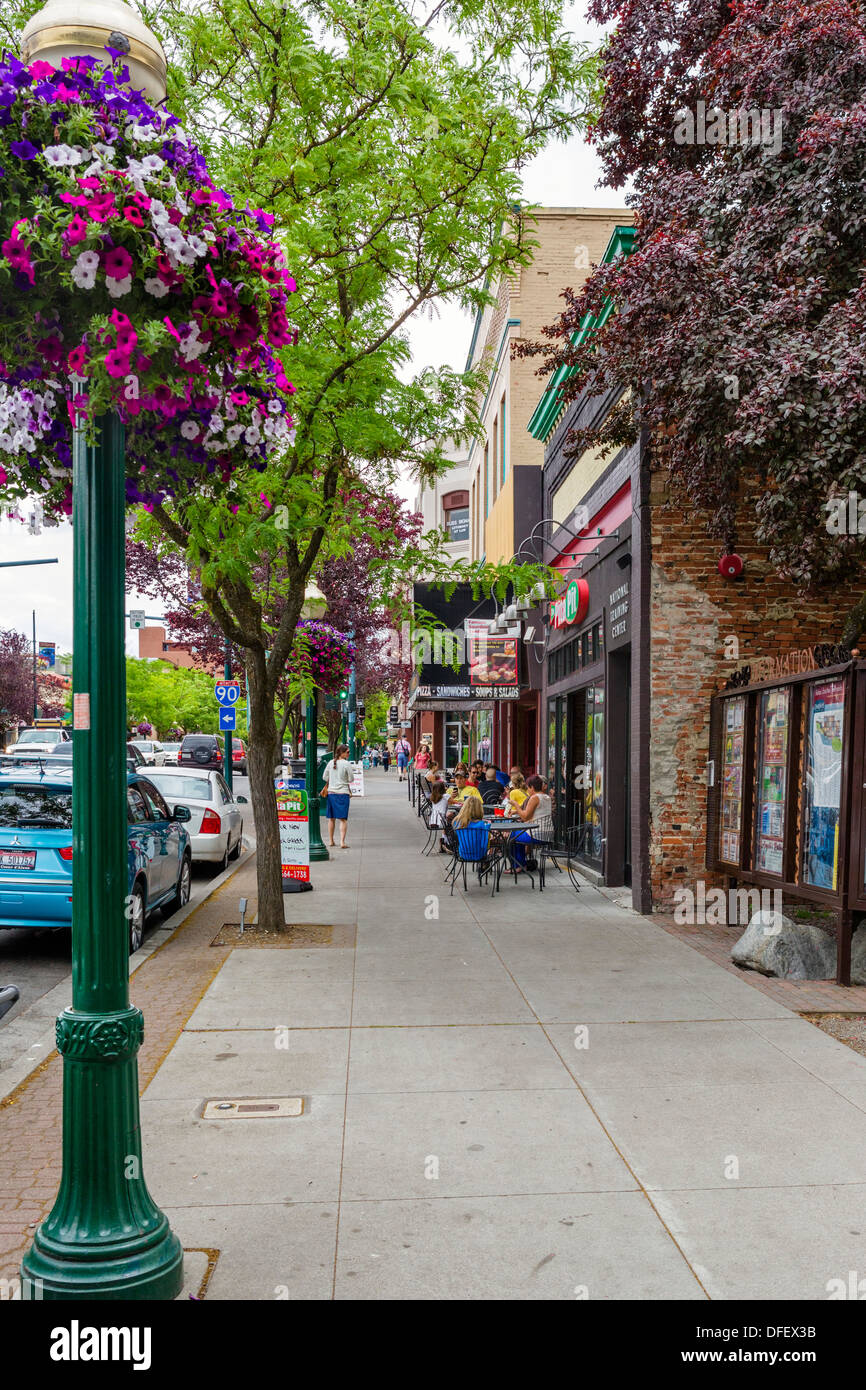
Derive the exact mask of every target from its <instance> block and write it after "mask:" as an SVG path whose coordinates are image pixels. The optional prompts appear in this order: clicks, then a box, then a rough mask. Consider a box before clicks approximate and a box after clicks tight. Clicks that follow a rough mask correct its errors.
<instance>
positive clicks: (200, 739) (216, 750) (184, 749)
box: [177, 734, 223, 772]
mask: <svg viewBox="0 0 866 1390" xmlns="http://www.w3.org/2000/svg"><path fill="white" fill-rule="evenodd" d="M177 765H178V767H194V768H195V769H196V771H197V772H198V771H200V770H201V769H202V768H203V767H211V768H221V767H222V765H223V755H222V749H221V748H220V741H219V739H218V738H217V736H216V734H187V735H186V737H185V738H184V740H183V743H182V744H181V745H180V752H179V753H178V755H177Z"/></svg>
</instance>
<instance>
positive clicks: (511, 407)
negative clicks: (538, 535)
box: [466, 208, 631, 562]
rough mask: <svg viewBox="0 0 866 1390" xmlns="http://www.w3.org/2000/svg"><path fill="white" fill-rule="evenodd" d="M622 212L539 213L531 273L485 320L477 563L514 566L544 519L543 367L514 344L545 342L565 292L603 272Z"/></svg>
mask: <svg viewBox="0 0 866 1390" xmlns="http://www.w3.org/2000/svg"><path fill="white" fill-rule="evenodd" d="M630 221H631V214H630V213H628V212H626V211H625V210H624V209H622V208H538V209H536V210H535V211H534V212H533V213H532V214H531V215H527V219H526V227H527V230H528V232H529V234H530V237H531V239H532V240H534V241H535V242H536V243H537V246H536V249H535V251H534V254H533V259H532V262H531V264H529V265H527V266H524V267H522V268H521V270H520V271H519V272H517V273H516V274H515V275H513V276H504V277H503V278H502V279H501V280H500V281H499V283H498V284H496V285H494V286H493V287H492V293H493V295H494V297H495V302H494V303H492V304H490V305H488V306H487V308H486V309H485V310H484V311H483V312H479V314H478V315H477V316H476V319H475V323H474V326H473V331H472V341H471V343H470V347H469V353H468V357H467V363H466V365H467V368H470V367H476V368H477V367H481V368H482V370H483V373H484V379H485V382H486V385H485V390H484V398H483V402H482V418H483V421H484V425H485V437H484V439H483V440H482V441H476V442H475V443H474V444H473V446H472V449H471V451H470V454H469V460H468V471H469V519H470V555H471V557H472V558H473V559H476V560H477V559H481V558H482V557H485V558H486V559H488V560H490V561H493V562H496V561H500V560H510V559H511V556H512V555H513V554H514V551H515V549H516V548H517V546H518V545H519V544H520V542H521V540H523V538H524V536H525V535H526V534H527V533H528V531H529V530H531V528H532V526H533V525H534V524H535V522H536V521H538V520H540V519H541V512H540V511H539V507H540V501H541V487H540V472H539V470H540V469H541V468H542V466H543V463H544V446H543V443H542V442H541V441H540V440H537V439H534V438H533V437H532V435H530V434H529V433H528V429H527V426H528V424H529V420H530V417H531V415H532V413H533V411H534V410H535V407H536V405H537V404H538V397H539V391H540V382H539V379H538V377H537V376H536V365H537V364H536V362H535V361H533V360H532V359H531V358H530V359H518V360H517V361H512V357H511V353H512V348H513V346H514V344H515V343H518V342H520V341H522V340H525V341H538V339H539V338H540V337H541V329H542V327H543V326H544V325H545V324H548V323H550V322H551V321H552V320H553V319H554V318H556V316H557V314H558V313H559V311H560V309H561V308H562V307H563V305H562V300H561V294H562V291H563V289H564V288H565V287H567V286H570V287H572V288H577V287H578V286H580V285H581V284H582V283H583V282H584V280H585V279H586V278H587V276H588V274H589V271H590V269H591V267H592V266H593V265H597V264H598V263H599V262H600V261H601V259H602V256H603V254H604V250H605V247H606V246H607V244H608V242H609V241H610V237H611V234H612V232H613V230H614V227H616V226H617V225H622V224H624V223H629V222H630Z"/></svg>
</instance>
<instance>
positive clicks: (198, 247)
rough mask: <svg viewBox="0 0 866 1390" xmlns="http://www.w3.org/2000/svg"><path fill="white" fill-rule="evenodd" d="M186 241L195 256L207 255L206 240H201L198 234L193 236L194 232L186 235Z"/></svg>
mask: <svg viewBox="0 0 866 1390" xmlns="http://www.w3.org/2000/svg"><path fill="white" fill-rule="evenodd" d="M187 241H188V242H189V244H190V246H191V247H192V249H193V251H194V252H195V254H196V255H197V256H206V255H207V242H206V241H202V239H201V237H200V236H195V234H193V235H192V236H188V237H187Z"/></svg>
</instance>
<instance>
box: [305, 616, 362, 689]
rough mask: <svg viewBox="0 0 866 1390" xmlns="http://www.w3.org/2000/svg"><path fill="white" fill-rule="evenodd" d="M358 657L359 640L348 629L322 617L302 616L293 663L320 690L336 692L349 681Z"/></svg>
mask: <svg viewBox="0 0 866 1390" xmlns="http://www.w3.org/2000/svg"><path fill="white" fill-rule="evenodd" d="M354 660H355V643H354V642H353V641H352V639H351V637H348V636H347V635H346V633H345V632H339V631H338V630H337V628H335V627H331V624H330V623H325V622H322V621H321V619H318V618H316V619H313V618H302V619H301V621H300V622H299V623H298V627H297V630H296V633H295V647H294V651H293V653H292V659H291V663H290V664H291V666H292V667H294V670H295V672H296V673H297V674H298V675H304V676H306V677H308V678H309V679H311V680H312V683H313V684H314V685H315V686H317V687H318V688H319V690H324V691H325V692H326V693H327V694H332V693H333V692H334V691H335V690H339V689H340V687H341V686H343V685H345V683H346V681H347V680H348V679H349V672H350V671H351V669H352V662H353V661H354Z"/></svg>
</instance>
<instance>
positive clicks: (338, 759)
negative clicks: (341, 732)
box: [322, 743, 352, 849]
mask: <svg viewBox="0 0 866 1390" xmlns="http://www.w3.org/2000/svg"><path fill="white" fill-rule="evenodd" d="M348 752H349V749H348V747H347V746H346V744H345V743H339V744H338V745H337V747H336V749H335V750H334V756H333V758H331V760H330V762H329V763H328V764H327V766H326V767H325V785H324V787H323V788H322V796H325V797H327V802H326V804H325V815H326V816H327V818H328V844H329V845H330V846H331V847H332V848H334V847H335V846H334V830H335V828H336V823H337V821H339V822H340V849H348V848H349V846H348V845H347V844H346V830H347V829H348V821H349V802H350V800H351V798H352V792H351V781H352V765H351V763H350V762H349V759H348Z"/></svg>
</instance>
